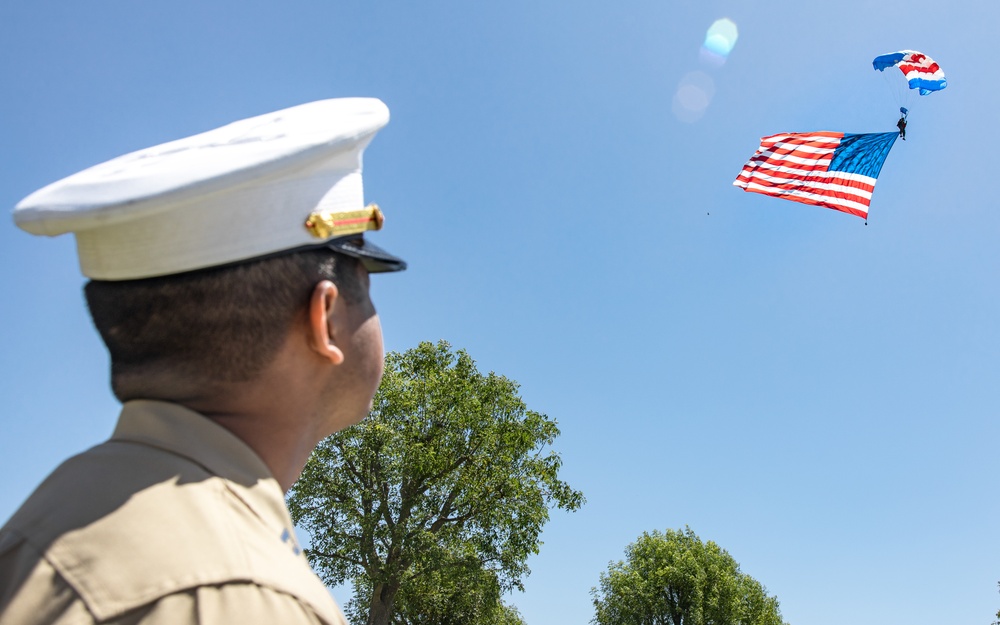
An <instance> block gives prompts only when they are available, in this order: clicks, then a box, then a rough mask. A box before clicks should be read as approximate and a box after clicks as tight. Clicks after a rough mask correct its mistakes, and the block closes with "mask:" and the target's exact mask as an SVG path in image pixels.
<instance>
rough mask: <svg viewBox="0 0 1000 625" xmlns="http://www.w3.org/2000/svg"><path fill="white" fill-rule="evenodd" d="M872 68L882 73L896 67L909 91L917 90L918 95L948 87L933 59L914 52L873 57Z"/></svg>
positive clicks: (907, 51) (942, 73)
mask: <svg viewBox="0 0 1000 625" xmlns="http://www.w3.org/2000/svg"><path fill="white" fill-rule="evenodd" d="M872 67H874V68H875V69H877V70H878V71H880V72H882V71H885V70H886V69H887V68H890V67H898V68H899V71H901V72H903V75H904V76H906V82H908V83H909V84H910V89H919V90H920V95H927V94H929V93H933V92H935V91H940V90H942V89H944V88H945V87H947V86H948V81H947V80H946V79H945V77H944V72H943V71H942V70H941V66H939V65H938V64H937V63H935V62H934V59H932V58H931V57H929V56H927V55H926V54H924V53H922V52H917V51H916V50H900V51H899V52H891V53H889V54H883V55H881V56H877V57H875V60H874V61H872Z"/></svg>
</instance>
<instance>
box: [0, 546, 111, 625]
mask: <svg viewBox="0 0 1000 625" xmlns="http://www.w3.org/2000/svg"><path fill="white" fill-rule="evenodd" d="M93 622H94V621H93V619H92V618H91V615H90V612H89V611H88V610H87V607H86V606H85V605H84V604H83V602H82V601H80V599H79V597H77V594H76V592H75V591H74V590H73V589H72V588H71V587H70V586H69V584H67V583H66V581H65V580H64V579H63V578H62V576H61V575H59V573H58V572H56V570H55V569H54V568H53V567H52V565H51V564H49V563H48V562H47V561H46V560H45V559H44V558H42V557H41V556H39V555H38V552H36V551H35V550H34V549H32V548H31V546H30V545H29V544H28V543H27V542H25V541H24V540H23V539H22V538H21V537H20V536H19V535H18V534H17V533H16V532H10V531H8V532H2V533H0V625H48V624H57V623H58V624H59V625H90V624H91V623H93Z"/></svg>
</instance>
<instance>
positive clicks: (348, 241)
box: [323, 234, 406, 273]
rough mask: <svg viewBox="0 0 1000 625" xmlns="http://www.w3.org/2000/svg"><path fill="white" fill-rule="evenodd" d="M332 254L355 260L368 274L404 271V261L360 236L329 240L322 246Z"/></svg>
mask: <svg viewBox="0 0 1000 625" xmlns="http://www.w3.org/2000/svg"><path fill="white" fill-rule="evenodd" d="M323 246H324V247H328V248H330V249H331V250H333V251H334V252H337V253H339V254H344V255H346V256H351V257H354V258H357V259H358V260H360V261H361V264H362V265H364V267H365V269H367V270H368V273H386V272H389V271H402V270H404V269H406V261H405V260H403V259H402V258H399V257H397V256H393V255H392V254H390V253H389V252H387V251H385V250H383V249H382V248H380V247H378V246H377V245H374V244H373V243H371V242H370V241H368V240H366V239H365V238H364V236H363V235H361V234H351V235H348V236H344V237H337V238H335V239H330V240H329V241H327V242H326V243H325V244H324V245H323Z"/></svg>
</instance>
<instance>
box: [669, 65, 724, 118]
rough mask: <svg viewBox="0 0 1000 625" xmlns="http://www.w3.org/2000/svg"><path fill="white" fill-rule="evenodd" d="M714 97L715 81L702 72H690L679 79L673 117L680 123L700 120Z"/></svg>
mask: <svg viewBox="0 0 1000 625" xmlns="http://www.w3.org/2000/svg"><path fill="white" fill-rule="evenodd" d="M714 95H715V81H713V80H712V77H711V76H709V75H708V74H706V73H704V72H691V73H690V74H687V75H685V76H684V78H682V79H681V82H680V84H678V85H677V92H676V93H675V94H674V106H673V110H674V115H675V116H676V117H677V119H679V120H680V121H682V122H687V123H689V124H690V123H693V122H696V121H698V120H699V119H701V117H702V115H704V114H705V110H706V109H707V108H708V105H709V104H711V103H712V96H714Z"/></svg>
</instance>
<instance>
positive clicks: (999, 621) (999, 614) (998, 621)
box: [990, 582, 1000, 625]
mask: <svg viewBox="0 0 1000 625" xmlns="http://www.w3.org/2000/svg"><path fill="white" fill-rule="evenodd" d="M997 588H998V589H1000V582H997ZM990 625H1000V610H997V616H996V620H995V621H993V622H992V623H990Z"/></svg>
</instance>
